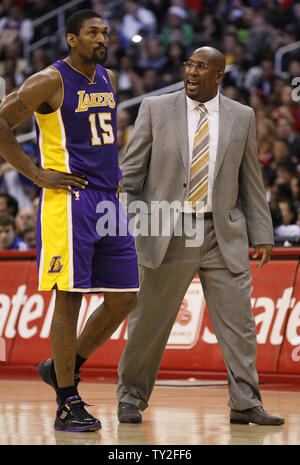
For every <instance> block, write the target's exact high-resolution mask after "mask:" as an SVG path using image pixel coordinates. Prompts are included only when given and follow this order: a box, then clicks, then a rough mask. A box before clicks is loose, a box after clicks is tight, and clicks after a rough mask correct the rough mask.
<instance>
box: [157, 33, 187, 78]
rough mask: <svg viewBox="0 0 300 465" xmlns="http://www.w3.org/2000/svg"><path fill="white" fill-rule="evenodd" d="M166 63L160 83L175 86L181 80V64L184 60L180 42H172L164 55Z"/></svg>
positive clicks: (183, 48) (183, 50)
mask: <svg viewBox="0 0 300 465" xmlns="http://www.w3.org/2000/svg"><path fill="white" fill-rule="evenodd" d="M166 58H167V62H166V64H165V66H164V68H163V69H162V76H161V78H162V81H163V82H164V85H166V86H168V85H170V84H175V83H176V82H179V81H182V80H183V74H184V68H183V62H184V61H185V60H186V52H185V47H184V46H183V45H182V43H181V42H173V43H171V44H170V45H169V47H168V50H167V53H166Z"/></svg>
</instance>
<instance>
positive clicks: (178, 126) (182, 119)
mask: <svg viewBox="0 0 300 465" xmlns="http://www.w3.org/2000/svg"><path fill="white" fill-rule="evenodd" d="M170 118H172V120H173V122H174V132H175V134H174V137H176V138H177V141H178V146H179V149H180V153H181V156H182V161H183V164H184V167H185V168H186V169H188V165H189V163H188V161H189V139H188V127H187V107H186V95H185V90H182V91H180V92H179V93H178V94H177V95H176V98H175V99H174V107H173V109H171V115H170Z"/></svg>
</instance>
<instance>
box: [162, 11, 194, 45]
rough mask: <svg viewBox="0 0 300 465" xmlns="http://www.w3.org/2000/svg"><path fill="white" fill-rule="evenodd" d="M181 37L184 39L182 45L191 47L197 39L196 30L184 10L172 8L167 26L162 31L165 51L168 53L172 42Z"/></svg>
mask: <svg viewBox="0 0 300 465" xmlns="http://www.w3.org/2000/svg"><path fill="white" fill-rule="evenodd" d="M178 31H179V34H178ZM174 32H175V36H174ZM179 37H180V38H181V39H182V44H183V45H184V46H185V47H186V46H188V45H191V44H192V43H193V41H194V37H195V33H194V28H193V26H191V25H190V24H189V20H188V14H187V12H186V10H185V9H184V8H182V7H180V6H171V7H170V8H169V9H168V16H167V25H166V26H165V27H164V28H163V29H162V31H161V34H160V38H161V43H162V45H163V48H164V51H165V52H166V51H167V50H168V47H169V45H170V44H171V42H172V41H174V40H176V38H179Z"/></svg>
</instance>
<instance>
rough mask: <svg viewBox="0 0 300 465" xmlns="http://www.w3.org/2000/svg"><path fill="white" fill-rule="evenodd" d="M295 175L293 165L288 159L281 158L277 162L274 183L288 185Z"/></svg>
mask: <svg viewBox="0 0 300 465" xmlns="http://www.w3.org/2000/svg"><path fill="white" fill-rule="evenodd" d="M294 176H295V166H294V165H293V163H291V162H290V161H288V160H283V161H281V162H280V163H278V164H277V169H276V177H275V180H274V183H275V184H287V185H289V184H290V182H291V179H292V178H293V177H294Z"/></svg>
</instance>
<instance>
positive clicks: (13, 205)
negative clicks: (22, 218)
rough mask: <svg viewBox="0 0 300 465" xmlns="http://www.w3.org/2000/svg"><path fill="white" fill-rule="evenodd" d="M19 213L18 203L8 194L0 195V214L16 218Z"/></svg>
mask: <svg viewBox="0 0 300 465" xmlns="http://www.w3.org/2000/svg"><path fill="white" fill-rule="evenodd" d="M18 211H19V207H18V202H17V201H16V199H15V198H14V197H12V196H11V195H9V194H0V213H6V214H7V215H10V216H12V217H13V218H16V216H17V214H18Z"/></svg>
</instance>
